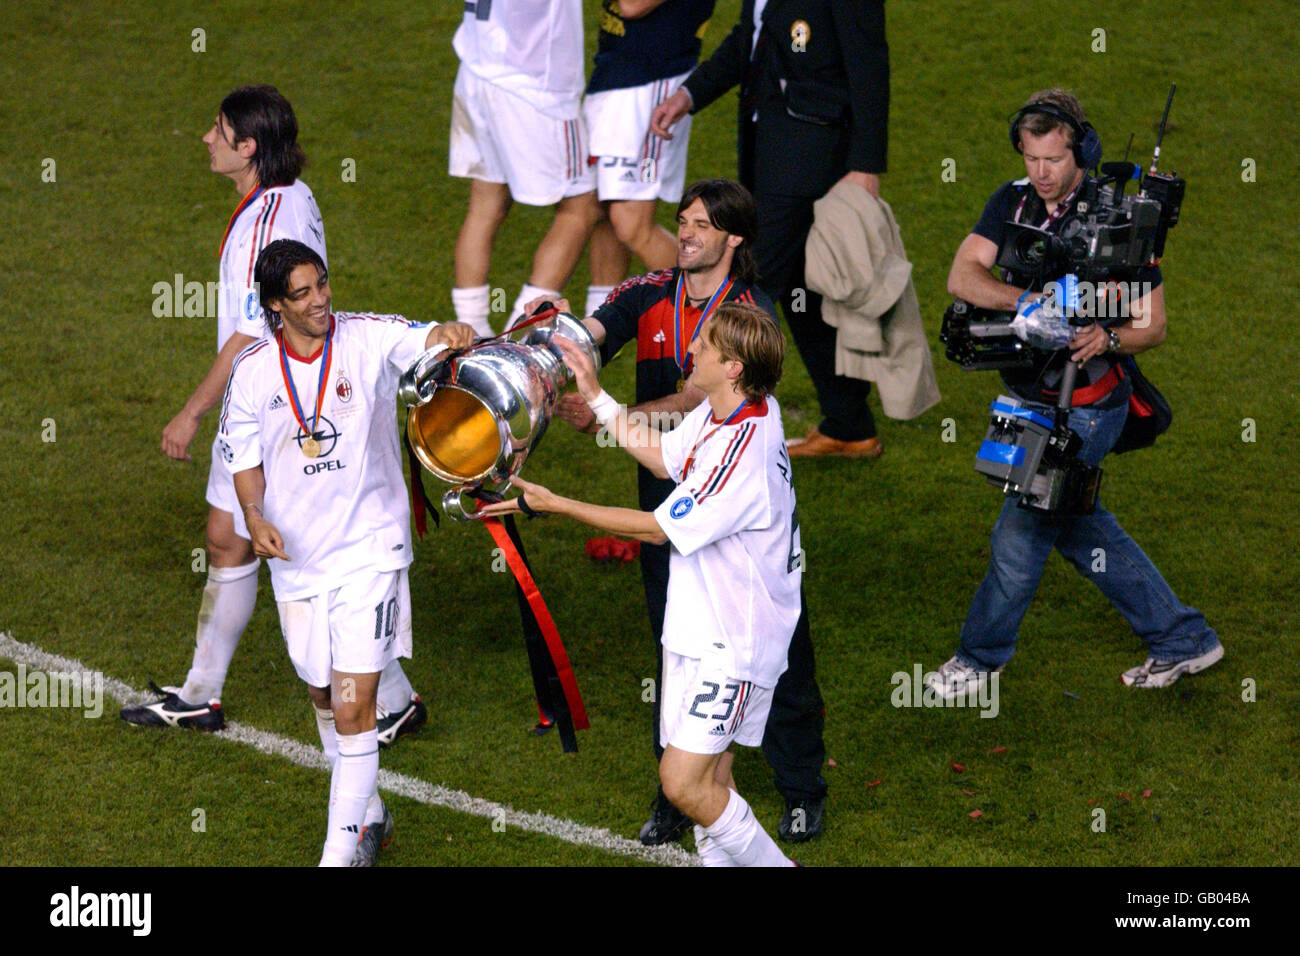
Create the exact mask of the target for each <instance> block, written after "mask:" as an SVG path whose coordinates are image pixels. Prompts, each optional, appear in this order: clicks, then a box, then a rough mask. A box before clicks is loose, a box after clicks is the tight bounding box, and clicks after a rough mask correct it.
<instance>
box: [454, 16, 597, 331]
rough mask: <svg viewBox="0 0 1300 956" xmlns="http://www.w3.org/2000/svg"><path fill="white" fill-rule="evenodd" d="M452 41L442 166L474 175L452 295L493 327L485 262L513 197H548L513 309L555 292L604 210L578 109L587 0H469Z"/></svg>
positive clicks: (461, 313) (466, 312)
mask: <svg viewBox="0 0 1300 956" xmlns="http://www.w3.org/2000/svg"><path fill="white" fill-rule="evenodd" d="M452 43H453V46H454V47H455V49H456V55H457V56H459V57H460V69H459V71H458V72H457V73H456V86H455V93H454V96H453V99H452V104H451V156H450V162H449V171H450V173H451V175H452V176H459V177H461V178H467V179H469V180H470V184H469V208H468V209H467V210H466V212H465V220H464V222H463V223H462V225H461V228H460V234H459V235H458V236H457V238H456V253H455V287H454V288H453V289H452V290H451V302H452V307H453V308H454V310H455V312H456V318H457V320H458V321H461V322H465V323H467V324H469V325H470V326H472V327H473V329H474V331H475V332H477V333H478V334H479V335H491V334H492V327H491V326H490V325H489V323H488V311H489V307H490V290H489V287H488V272H489V269H490V267H491V263H492V246H493V244H494V242H495V241H496V235H497V231H498V230H499V229H500V228H501V224H502V223H503V222H505V219H506V215H507V214H508V213H509V212H510V207H511V205H512V204H514V203H515V202H521V203H523V204H524V205H526V206H554V207H555V218H554V220H553V221H552V222H551V228H550V231H549V232H547V234H546V236H545V237H544V238H543V239H542V241H541V244H540V245H538V247H537V251H536V252H535V253H534V255H533V266H532V272H531V273H530V274H529V277H528V281H527V282H526V283H525V284H524V286H523V289H522V291H521V292H520V293H519V298H518V299H517V300H516V301H515V305H514V309H513V310H512V311H511V313H510V315H511V316H512V317H513V316H518V315H519V314H520V311H521V310H520V306H521V304H522V303H524V302H527V301H529V300H530V299H534V298H537V297H538V296H549V297H556V296H558V295H559V292H560V290H561V289H562V288H563V287H564V285H565V283H567V282H568V281H569V277H570V276H572V275H573V270H574V268H575V267H576V266H577V264H578V258H579V257H580V256H581V255H582V250H583V249H584V248H585V247H586V245H587V240H588V239H589V238H590V237H591V230H592V228H593V227H594V226H595V225H596V220H597V219H599V218H600V207H599V205H598V204H597V202H596V191H595V190H596V181H595V174H594V172H593V171H592V168H591V166H589V165H588V162H587V154H588V152H589V149H588V147H587V135H586V130H585V126H584V123H583V121H582V113H581V108H580V100H581V97H582V85H583V76H582V64H583V50H582V0H478V2H474V0H468V2H466V3H465V19H464V21H463V22H462V23H461V25H460V27H459V28H458V29H457V30H456V36H455V38H454V39H453V41H452Z"/></svg>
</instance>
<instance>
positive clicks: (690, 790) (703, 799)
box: [487, 302, 803, 866]
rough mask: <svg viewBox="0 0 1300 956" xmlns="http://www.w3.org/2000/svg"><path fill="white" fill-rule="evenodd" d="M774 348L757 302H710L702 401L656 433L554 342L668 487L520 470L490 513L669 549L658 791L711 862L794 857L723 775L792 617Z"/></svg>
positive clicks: (795, 526)
mask: <svg viewBox="0 0 1300 956" xmlns="http://www.w3.org/2000/svg"><path fill="white" fill-rule="evenodd" d="M556 341H557V342H559V341H560V340H558V339H557V340H556ZM784 345H785V343H784V339H783V338H782V336H781V333H780V331H779V330H778V329H777V327H776V325H775V324H773V322H772V320H771V318H770V317H769V316H767V315H766V314H765V313H764V312H762V311H761V310H760V309H757V308H755V307H753V306H747V305H743V304H740V303H734V302H727V303H724V304H723V305H721V306H719V307H718V309H717V311H716V312H715V313H714V315H713V317H712V318H711V319H710V320H709V323H708V324H707V325H706V326H705V327H704V330H703V332H701V334H700V335H699V336H698V337H697V338H696V339H695V340H694V342H693V343H692V344H691V347H690V353H691V355H692V357H693V358H694V367H693V369H692V371H691V375H690V382H691V383H692V384H693V385H695V386H697V387H698V388H700V389H701V390H703V391H704V393H705V394H706V396H707V401H705V402H703V403H701V404H700V405H699V406H698V407H697V408H696V409H695V410H694V411H693V412H691V413H690V414H689V415H687V416H686V418H685V420H684V421H683V422H682V424H681V425H680V426H678V427H677V428H675V429H674V430H672V431H671V432H667V433H663V434H661V433H659V432H655V431H652V430H651V429H650V428H649V425H648V423H647V422H638V423H635V424H634V423H633V422H631V421H630V420H629V416H628V414H627V411H626V409H624V408H623V407H622V406H620V405H618V404H617V403H616V402H615V401H614V399H612V398H611V397H610V396H609V395H608V394H607V393H605V392H603V391H601V389H600V385H599V384H598V383H597V381H596V372H595V369H594V368H593V367H592V365H591V363H590V362H589V361H588V360H587V359H585V358H584V357H583V356H582V354H581V353H580V352H579V351H578V349H576V348H574V347H573V346H571V345H570V344H569V343H567V342H561V343H560V347H561V348H562V349H563V350H564V353H565V359H566V362H567V364H568V365H569V367H570V368H572V369H573V371H574V373H575V375H576V377H577V382H578V390H579V392H580V393H581V395H582V396H583V398H584V399H586V400H587V402H588V403H589V404H590V405H591V408H592V411H593V412H595V414H596V417H597V420H598V421H600V422H601V424H602V425H603V426H604V427H605V428H607V429H609V431H610V432H611V433H612V434H613V435H615V436H616V437H617V438H618V440H619V442H620V444H622V445H623V446H624V447H625V448H627V450H628V451H629V452H630V453H631V454H632V456H633V457H634V458H636V459H637V460H638V461H639V462H641V463H642V464H644V465H645V466H646V467H647V468H649V469H650V470H651V471H653V472H654V473H655V474H657V475H659V476H661V477H670V478H672V479H674V480H675V481H676V482H677V483H678V484H677V488H676V490H674V491H673V492H672V493H671V494H669V495H668V497H667V499H666V500H665V501H664V502H663V504H661V505H660V506H659V507H658V508H656V509H655V510H654V511H636V510H633V509H630V508H608V507H601V506H598V505H592V504H587V503H584V502H581V501H574V500H572V499H569V498H563V497H560V496H559V495H556V494H554V493H552V492H551V491H549V490H547V489H546V488H543V487H542V486H540V485H534V484H531V483H529V482H526V481H522V480H519V479H516V480H515V484H517V485H518V486H519V487H520V488H521V489H522V491H523V493H522V494H521V495H520V496H519V497H518V498H515V499H513V500H512V501H508V502H503V503H502V504H499V505H494V506H491V507H490V508H488V509H487V511H488V513H490V514H504V513H508V512H510V511H517V510H523V511H525V512H529V511H531V512H550V513H555V514H563V515H568V516H569V517H572V518H576V519H578V520H579V521H583V522H585V523H587V524H589V525H591V526H593V527H596V528H601V529H603V530H606V531H612V532H614V533H616V534H622V535H628V536H630V537H634V538H638V539H640V540H644V541H654V542H657V543H662V542H664V541H668V542H670V543H671V544H672V549H673V550H672V556H671V561H670V568H669V575H668V608H667V612H666V614H665V618H664V634H663V644H664V673H663V680H662V683H661V698H662V707H661V717H660V720H661V724H662V728H661V736H662V738H663V741H664V743H665V745H666V746H665V748H664V754H663V758H662V759H661V760H660V763H659V777H660V780H661V781H662V783H663V787H664V792H665V793H666V794H667V796H668V798H669V799H670V800H672V802H673V803H674V804H675V805H676V806H677V807H678V808H679V809H681V811H682V812H683V813H685V814H686V815H687V816H689V817H690V818H691V819H692V820H694V821H695V823H696V827H695V841H696V847H697V848H698V850H699V852H700V856H701V857H702V859H703V861H704V863H705V865H707V866H789V865H791V861H790V860H789V859H787V858H786V856H785V855H784V854H783V853H782V852H781V850H780V849H779V848H778V847H777V845H776V843H775V841H773V839H772V837H771V836H770V835H768V833H767V832H766V831H764V830H763V828H762V827H761V826H760V825H759V824H758V821H757V820H756V819H755V817H754V814H753V812H752V811H751V810H750V808H749V804H747V803H746V802H745V799H744V798H743V797H742V796H740V794H739V793H737V792H736V784H735V781H734V780H733V779H732V776H731V762H732V749H733V747H734V746H735V745H736V744H742V745H744V746H748V747H757V746H759V744H760V743H761V742H762V739H763V729H764V726H765V725H766V723H767V715H768V709H769V708H770V706H771V702H772V690H773V688H774V687H775V686H776V682H777V678H779V677H780V676H781V673H782V672H783V671H784V670H785V668H786V652H787V650H788V648H789V646H790V638H791V636H792V635H793V633H794V628H795V624H796V623H797V622H798V619H799V586H800V581H801V578H802V574H803V556H802V550H801V548H800V538H799V523H798V520H797V518H796V517H795V496H794V487H793V485H792V483H791V472H790V459H789V457H788V456H787V454H786V450H785V433H784V430H783V429H782V427H781V412H780V409H779V408H778V406H777V403H776V400H775V399H774V398H773V397H772V390H773V389H774V388H775V387H776V383H777V380H778V379H779V378H780V374H781V361H782V358H783V355H784Z"/></svg>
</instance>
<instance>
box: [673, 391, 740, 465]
mask: <svg viewBox="0 0 1300 956" xmlns="http://www.w3.org/2000/svg"><path fill="white" fill-rule="evenodd" d="M748 404H749V399H745V400H744V401H743V402H741V403H740V404H739V405H737V406H736V410H735V411H734V412H732V413H731V414H730V415H728V416H727V417H726V419H724V420H723V422H722V424H721V425H718V426H717V427H716V428H714V429H713V431H711V432H709V433H708V434H707V435H705V436H704V437H703V438H698V439H696V441H695V444H694V445H692V446H691V450H690V452H688V453H687V455H686V466H685V467H684V468H682V481H685V480H686V476H687V475H689V474H690V473H691V465H693V464H695V449H697V448H699V447H700V446H701V445H703V444H704V443H705V442H706V441H708V440H709V439H710V438H712V437H713V436H714V435H716V434H717V433H718V432H719V431H720V430H722V429H723V428H726V427H727V426H728V425H730V424H731V423H732V421H733V420H734V419H735V417H736V416H737V415H739V414H740V413H741V411H742V410H743V409H744V407H745V406H746V405H748Z"/></svg>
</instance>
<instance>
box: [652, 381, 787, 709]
mask: <svg viewBox="0 0 1300 956" xmlns="http://www.w3.org/2000/svg"><path fill="white" fill-rule="evenodd" d="M660 442H661V444H660V447H661V449H662V451H663V457H664V466H665V467H666V468H667V470H668V475H669V477H671V478H672V479H673V480H675V481H677V482H678V485H677V487H676V488H675V489H674V490H673V491H672V493H671V494H669V495H668V497H667V498H666V499H665V500H664V502H663V504H661V505H660V506H659V507H658V508H656V509H655V518H656V519H657V520H658V522H659V525H660V527H661V528H663V530H664V533H665V534H667V535H668V540H669V541H670V542H671V543H672V546H673V550H672V555H671V557H670V559H669V566H668V607H667V611H666V613H665V615H664V636H663V645H664V647H665V648H666V649H668V650H670V651H673V652H675V653H677V654H681V655H683V656H685V657H696V658H700V659H702V660H706V661H713V662H717V663H718V665H719V666H720V668H721V669H722V670H723V671H724V672H725V673H726V674H727V675H728V676H730V677H734V678H737V679H739V680H746V681H753V682H754V683H755V684H758V685H759V686H760V687H775V686H776V682H777V678H779V677H780V676H781V674H782V672H783V671H784V670H785V668H786V653H787V651H788V650H789V647H790V638H791V637H792V636H793V635H794V628H795V624H797V623H798V621H799V587H800V583H801V581H802V579H803V564H804V560H803V550H802V548H801V546H800V537H799V521H798V518H797V517H796V514H795V497H794V485H793V483H792V480H791V468H790V458H789V456H788V455H787V454H786V449H785V430H784V429H783V428H782V425H781V410H780V407H779V406H778V405H777V403H776V399H774V398H772V397H771V396H769V397H768V398H767V399H766V400H765V401H764V402H762V403H760V404H757V405H753V404H747V405H746V406H745V407H744V408H743V409H741V411H740V413H739V414H738V415H736V417H735V418H734V419H732V420H731V421H730V422H729V423H728V424H725V425H723V424H721V423H720V422H718V421H717V420H716V419H714V418H713V409H712V408H711V407H710V406H709V403H708V402H707V401H706V402H702V403H700V405H699V407H698V408H696V409H695V410H694V411H693V412H691V413H690V414H689V415H687V416H686V419H685V420H684V421H683V422H682V424H681V425H679V426H678V427H677V428H675V429H673V430H672V431H670V432H667V433H665V434H663V435H662V436H661V437H660ZM688 458H689V459H690V462H689V464H690V470H689V471H686V472H685V473H683V471H684V469H685V468H686V466H687V464H688Z"/></svg>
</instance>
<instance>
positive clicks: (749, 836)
mask: <svg viewBox="0 0 1300 956" xmlns="http://www.w3.org/2000/svg"><path fill="white" fill-rule="evenodd" d="M704 830H705V832H706V833H708V835H709V836H711V837H712V838H713V839H714V840H715V841H717V844H718V847H719V848H720V849H722V850H723V852H725V853H726V854H727V855H728V856H729V857H731V859H732V861H733V862H734V863H735V864H736V866H794V863H792V862H791V861H790V860H789V859H788V858H787V857H786V855H785V854H784V853H782V852H781V849H780V847H778V846H777V845H776V841H775V840H773V839H772V838H771V837H770V836H768V835H767V831H765V830H764V829H763V828H762V827H761V826H759V825H758V818H757V817H755V816H754V811H752V810H751V809H749V804H748V803H746V802H745V798H744V797H742V796H741V795H740V794H738V793H737V792H736V791H735V790H732V791H731V798H730V799H729V800H728V801H727V806H726V809H724V810H723V811H722V816H720V817H718V819H716V820H714V821H713V825H712V826H707V827H705V828H704Z"/></svg>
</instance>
